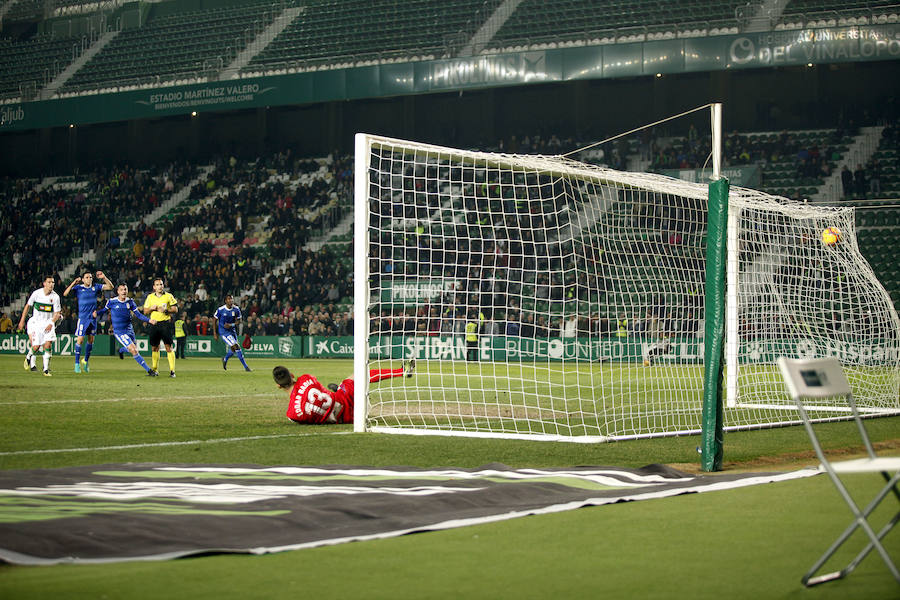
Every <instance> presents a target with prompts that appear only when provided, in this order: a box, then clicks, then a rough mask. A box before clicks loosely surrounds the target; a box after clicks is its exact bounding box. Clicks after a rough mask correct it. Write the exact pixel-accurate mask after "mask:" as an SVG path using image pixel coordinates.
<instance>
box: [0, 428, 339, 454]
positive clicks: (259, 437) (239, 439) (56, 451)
mask: <svg viewBox="0 0 900 600" xmlns="http://www.w3.org/2000/svg"><path fill="white" fill-rule="evenodd" d="M348 433H353V432H352V431H332V432H330V433H325V435H346V434H348ZM314 435H323V434H322V433H282V434H278V435H251V436H247V437H233V438H219V439H214V440H188V441H185V442H156V443H153V444H127V445H123V446H97V447H94V448H52V449H49V450H15V451H12V452H0V456H18V455H22V454H60V453H63V452H94V451H97V452H99V451H104V450H132V449H134V448H159V447H163V446H190V445H192V444H219V443H222V442H247V441H251V440H271V439H276V438H286V437H311V436H314Z"/></svg>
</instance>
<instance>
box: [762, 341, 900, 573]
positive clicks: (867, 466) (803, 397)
mask: <svg viewBox="0 0 900 600" xmlns="http://www.w3.org/2000/svg"><path fill="white" fill-rule="evenodd" d="M778 367H779V368H780V369H781V374H782V375H783V376H784V381H785V383H786V384H787V387H788V391H789V392H790V394H791V397H792V398H793V399H794V401H795V402H796V403H797V408H798V409H799V411H800V417H801V418H802V419H803V425H804V426H805V427H806V432H807V433H808V434H809V439H810V441H811V442H812V445H813V448H814V449H815V451H816V456H818V457H819V462H820V463H821V465H820V467H819V468H820V469H823V470H824V471H825V472H826V473H828V476H829V477H830V478H831V481H832V482H834V485H835V487H836V488H837V490H838V492H840V494H841V496H843V498H844V501H845V502H846V503H847V506H849V507H850V511H851V512H852V513H853V516H854V519H853V522H852V523H850V525H849V526H848V527H847V529H845V530H844V532H843V533H842V534H841V535H840V536H839V537H838V538H837V540H835V542H834V543H833V544H832V545H831V547H830V548H828V550H827V551H826V552H825V554H823V555H822V557H821V558H819V560H818V561H816V563H815V564H814V565H813V566H812V568H811V569H810V570H809V571H808V572H807V573H806V575H804V576H803V578H802V579H801V581H802V582H803V585H805V586H807V587H810V586H813V585H816V584H819V583H824V582H826V581H833V580H835V579H841V578H842V577H846V576H847V575H849V574H850V573H852V572H853V570H854V569H855V568H856V567H857V566H858V565H859V563H861V562H862V560H863V559H864V558H865V557H866V556H867V555H868V554H869V552H871V551H872V548H875V549H876V550H877V551H878V554H880V555H881V558H882V560H884V563H885V564H886V565H887V568H888V569H889V570H890V572H891V574H892V575H893V576H894V579H896V580H897V582H898V583H900V571H898V570H897V566H896V565H895V564H894V561H893V560H892V559H891V557H890V555H889V554H888V553H887V551H886V550H885V549H884V546H883V545H882V543H881V540H882V539H883V538H884V536H885V535H887V533H888V532H889V531H890V530H891V529H892V528H893V527H894V525H896V524H897V522H898V521H900V511H898V512H897V514H895V515H894V517H893V518H892V519H891V520H890V521H888V522H887V523H886V524H885V526H884V527H882V528H881V530H880V531H878V533H875V531H874V530H873V529H872V527H871V525H870V524H869V521H868V518H869V515H871V514H872V512H873V511H874V510H875V509H876V508H877V507H878V505H879V504H881V502H882V501H883V500H884V499H885V498H887V497H888V496H890V495H891V494H893V497H894V498H895V499H896V500H897V501H898V503H900V490H898V488H897V484H898V482H900V457H879V456H877V455H876V454H875V450H874V449H873V448H872V442H871V441H870V440H869V435H868V433H867V432H866V428H865V426H864V425H863V422H862V419H861V418H860V416H859V411H858V410H857V408H856V402H855V401H854V400H853V393H852V391H851V390H850V383H849V382H848V381H847V377H846V375H844V371H843V369H841V364H840V363H839V362H838V360H837V359H836V358H833V357H831V358H816V359H807V360H794V359H789V358H784V357H782V358H779V359H778ZM840 397H845V398H846V399H847V403H848V405H849V407H850V411H851V413H852V415H853V419H854V420H855V421H856V424H857V427H858V428H859V433H860V437H862V441H863V444H864V445H865V447H866V452H867V453H868V457H867V458H858V459H854V460H844V461H838V462H831V461H829V460H828V457H827V456H825V453H824V452H823V451H822V445H821V444H820V443H819V438H818V437H817V435H816V432H815V431H814V430H813V426H812V423H811V422H810V418H809V413H808V412H807V405H806V402H807V401H808V400H816V399H826V398H830V399H835V398H840ZM838 473H881V475H882V477H884V480H885V482H886V484H885V485H884V487H883V488H882V489H881V490H880V491H879V492H878V493H877V494H876V495H875V497H874V498H873V499H872V500H871V502H869V504H868V505H866V507H865V508H864V509H862V510H860V508H859V507H858V506H857V504H856V502H854V500H853V498H852V497H851V496H850V494H849V492H848V491H847V488H846V486H845V485H844V483H843V482H842V481H841V480H840V478H839V477H838ZM857 529H862V530H863V531H864V532H865V534H866V536H868V538H869V543H868V544H867V545H866V547H865V548H863V549H862V551H860V553H859V554H857V555H856V558H854V559H853V560H852V561H850V564H848V565H847V566H846V567H844V568H843V569H841V570H840V571H835V572H833V573H827V574H825V575H818V576H815V574H816V573H817V572H818V571H819V569H821V568H822V566H823V565H824V564H825V562H826V561H827V560H828V559H829V558H831V556H832V555H833V554H834V553H835V552H836V551H837V549H838V548H840V546H841V544H843V543H844V542H845V541H847V539H848V538H849V537H850V536H851V535H852V534H853V532H855V531H856V530H857Z"/></svg>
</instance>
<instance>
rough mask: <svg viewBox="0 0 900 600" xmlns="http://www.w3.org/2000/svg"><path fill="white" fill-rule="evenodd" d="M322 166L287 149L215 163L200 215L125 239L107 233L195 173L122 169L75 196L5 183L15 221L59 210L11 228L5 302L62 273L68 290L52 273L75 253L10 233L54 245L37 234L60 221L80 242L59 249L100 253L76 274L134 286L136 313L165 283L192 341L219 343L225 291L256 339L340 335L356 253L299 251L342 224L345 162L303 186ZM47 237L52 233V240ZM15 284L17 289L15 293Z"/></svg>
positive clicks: (199, 186)
mask: <svg viewBox="0 0 900 600" xmlns="http://www.w3.org/2000/svg"><path fill="white" fill-rule="evenodd" d="M321 162H322V161H314V160H312V159H295V158H294V157H293V156H292V155H291V153H290V151H285V152H280V153H278V154H275V155H273V156H269V157H261V158H259V159H256V160H253V161H250V162H245V161H238V160H237V159H235V158H230V159H221V160H218V161H217V162H216V163H215V165H214V169H213V170H212V171H211V172H210V174H209V177H208V178H207V180H205V181H201V182H199V183H196V184H195V185H194V187H193V188H192V189H191V191H190V196H189V198H190V200H191V202H189V204H193V205H194V206H195V207H196V210H188V211H176V212H174V213H173V214H172V215H171V218H168V219H163V220H161V221H157V222H155V223H152V224H147V223H146V222H145V221H144V220H143V218H140V219H139V220H138V222H137V224H136V225H135V226H133V227H131V228H130V229H128V230H127V231H126V232H125V233H124V234H123V235H121V236H119V235H117V234H113V235H110V232H111V231H113V229H114V223H117V222H121V221H122V220H125V221H127V220H129V219H132V218H134V217H135V216H138V217H139V216H140V215H141V214H145V213H148V212H150V211H151V210H152V209H153V208H155V207H156V206H158V205H159V203H160V202H161V201H163V199H165V198H166V197H167V195H169V194H171V193H173V192H174V191H175V190H176V189H179V188H180V187H181V186H183V185H184V184H185V183H186V181H185V178H186V177H187V176H189V175H191V174H196V170H195V169H194V168H192V167H189V166H186V165H185V166H181V165H172V166H170V167H169V169H167V170H166V171H165V172H164V173H163V176H162V177H159V176H157V175H151V174H148V173H147V172H141V171H134V170H131V169H127V168H126V169H122V170H117V171H112V172H111V173H112V178H113V180H114V181H115V182H116V183H114V184H113V185H101V184H102V183H103V182H108V179H107V178H106V175H107V174H94V175H92V176H91V178H90V180H89V183H88V184H87V185H80V186H78V187H77V188H76V190H77V191H76V192H74V193H70V191H69V190H68V189H60V190H56V189H54V188H52V187H50V188H48V189H47V190H46V191H37V190H36V189H35V187H34V186H29V182H25V181H18V182H7V184H6V187H5V188H4V193H5V194H7V195H8V197H10V198H14V199H15V200H14V202H13V207H14V208H16V209H18V210H17V211H16V214H18V213H21V212H24V213H25V214H26V215H27V214H29V212H28V210H27V209H29V208H35V207H37V206H38V205H42V204H45V203H47V202H49V201H51V200H52V201H53V210H54V211H56V212H54V213H48V212H47V211H46V210H45V211H43V212H41V214H39V215H37V216H35V217H34V218H33V219H31V220H24V221H23V220H22V219H20V218H18V217H17V216H15V215H14V219H13V220H12V221H7V220H5V219H4V221H3V231H4V232H6V233H7V248H8V249H9V252H10V256H12V261H11V262H10V263H0V268H3V269H4V270H3V271H0V275H2V276H3V283H4V285H3V287H2V291H3V292H4V294H5V300H6V302H7V303H8V302H9V301H10V300H11V298H12V295H13V294H14V293H16V292H21V291H29V290H30V289H31V288H33V287H35V285H36V284H35V283H34V282H35V281H38V280H40V275H41V274H42V273H44V272H47V273H55V275H54V277H55V278H56V280H57V284H56V289H57V291H59V292H61V291H62V290H63V289H64V288H65V287H66V286H67V285H68V283H70V282H69V281H62V280H61V279H60V276H59V274H58V272H57V269H58V266H59V264H60V263H64V262H65V260H66V259H67V258H69V252H65V253H63V252H62V250H60V251H59V252H52V251H50V250H49V249H50V248H53V247H54V246H49V245H48V246H47V248H44V245H42V244H38V245H37V246H35V245H34V244H31V245H28V244H25V243H24V241H23V240H22V239H21V236H13V235H12V231H13V228H14V227H16V226H19V227H23V224H24V225H25V226H29V227H27V228H23V229H22V230H23V231H26V232H28V233H29V234H30V235H33V237H34V239H37V240H41V239H50V240H52V239H55V238H54V237H52V236H47V233H46V231H45V230H44V229H41V227H43V226H45V224H46V220H47V219H49V218H53V217H58V218H60V219H69V221H65V220H61V222H60V227H59V232H60V233H59V234H58V235H66V236H76V235H81V236H82V237H84V241H83V243H82V244H81V245H79V246H77V247H73V246H72V245H71V243H70V241H69V240H68V238H67V239H66V240H65V241H64V242H63V243H61V244H60V246H61V247H67V249H74V250H76V251H78V250H82V251H83V250H86V249H88V248H97V249H98V252H97V260H96V261H93V263H92V264H85V263H81V264H80V265H79V266H78V268H77V269H76V272H77V273H81V272H83V271H84V270H85V269H90V270H94V269H103V270H104V271H105V272H106V273H108V274H109V276H110V277H111V278H112V279H113V280H114V281H115V282H117V283H118V282H122V283H126V284H128V286H129V289H130V291H131V294H132V295H133V296H134V297H135V299H136V300H137V301H138V303H139V304H141V303H142V302H143V298H144V297H145V295H146V294H148V293H149V292H150V291H151V290H152V283H153V279H154V278H155V277H158V276H162V277H163V278H164V280H165V282H166V285H167V289H169V290H170V291H173V292H174V293H175V294H176V297H177V298H178V299H179V300H180V301H181V307H182V308H183V311H184V313H185V317H186V319H187V321H188V323H189V325H188V331H189V333H195V332H196V331H201V332H205V333H212V332H211V331H210V330H209V327H211V324H210V320H211V316H212V314H213V313H214V312H215V310H216V307H218V306H219V305H220V304H221V303H222V301H223V299H224V295H225V294H226V293H229V294H232V295H234V296H235V298H236V299H237V300H238V301H239V303H242V308H243V310H244V314H245V315H246V321H245V324H244V325H243V326H242V329H243V328H246V331H247V332H251V333H253V334H258V335H261V334H263V333H270V332H271V333H273V334H282V333H291V334H296V335H306V334H308V333H309V331H310V330H312V331H313V332H321V334H335V333H336V332H345V331H347V328H348V323H351V325H350V326H351V327H352V320H351V319H350V318H349V316H348V314H347V312H348V311H347V310H346V308H345V307H344V305H339V304H337V303H338V302H339V301H341V300H342V299H346V298H347V297H349V295H350V294H351V292H352V280H351V278H350V276H351V274H350V273H349V269H348V268H347V267H346V264H347V261H346V260H343V262H341V261H339V259H340V258H342V257H347V256H349V253H350V252H351V250H350V246H349V244H342V245H325V246H323V248H322V249H321V250H319V251H316V252H311V251H307V250H303V249H302V247H303V245H304V244H305V243H306V242H307V241H308V240H309V239H310V238H311V237H313V235H314V234H315V233H317V232H319V231H322V230H324V229H326V228H327V227H329V226H331V225H333V224H334V223H335V222H336V221H337V219H339V218H340V217H341V216H343V211H344V210H345V209H346V208H347V206H348V205H349V203H350V200H349V198H348V197H347V196H348V195H349V194H350V193H351V189H352V160H351V159H350V157H347V156H342V157H338V158H337V159H334V160H328V161H325V162H326V164H327V169H325V171H324V173H320V174H319V175H318V176H313V177H306V178H302V177H300V176H301V175H303V174H310V173H315V172H317V171H320V170H321V164H320V163H321ZM188 181H189V180H188ZM176 182H177V183H176ZM32 183H33V182H32ZM157 184H158V185H157ZM98 198H99V199H100V200H97V199H98ZM107 199H108V202H104V201H102V200H107ZM57 200H58V202H57ZM85 207H88V208H85ZM23 209H25V210H23ZM32 212H37V209H36V208H35V210H33V211H32ZM39 217H40V218H39ZM82 219H83V220H82ZM251 223H256V225H257V229H261V230H265V231H266V232H267V233H268V234H269V235H268V236H266V237H267V239H266V240H265V241H264V242H260V243H257V244H251V243H250V242H252V241H255V240H247V237H248V234H253V233H254V232H253V231H251V230H250V229H251ZM67 225H74V226H75V227H67ZM80 229H84V230H85V231H86V232H87V233H86V234H82V233H80V232H79V231H78V230H80ZM257 233H258V232H257ZM51 234H52V235H57V233H56V232H55V230H51ZM201 234H224V235H226V236H228V237H230V240H229V243H228V245H229V248H230V251H229V252H228V253H220V252H216V251H215V250H216V246H214V244H213V243H212V241H211V240H210V236H208V235H201ZM42 236H44V237H42ZM80 239H81V238H79V240H80ZM245 240H246V241H247V242H248V243H246V244H245V243H244V242H245ZM288 258H294V261H293V264H292V265H290V266H288V267H286V268H284V269H282V270H278V274H276V269H275V266H276V265H277V264H278V263H280V262H282V261H283V260H285V259H288ZM13 283H14V284H16V285H18V286H19V287H21V288H22V289H18V288H13V287H12V284H13ZM22 286H25V287H22ZM69 304H71V303H70V302H66V301H64V302H63V305H64V308H63V320H62V321H61V323H60V324H59V331H60V333H71V332H72V331H74V327H75V321H74V318H75V317H73V310H72V307H70V306H68V305H69ZM320 305H321V306H322V307H327V308H320V307H319V306H320ZM18 314H19V313H16V316H17V317H18ZM137 326H138V327H140V325H137Z"/></svg>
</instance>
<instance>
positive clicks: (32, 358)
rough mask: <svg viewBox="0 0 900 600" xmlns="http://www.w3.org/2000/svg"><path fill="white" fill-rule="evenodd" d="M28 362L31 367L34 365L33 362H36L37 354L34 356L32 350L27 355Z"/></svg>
mask: <svg viewBox="0 0 900 600" xmlns="http://www.w3.org/2000/svg"><path fill="white" fill-rule="evenodd" d="M28 363H29V364H30V365H31V368H32V369H33V368H34V367H35V364H37V356H35V354H34V352H32V353H31V356H29V357H28Z"/></svg>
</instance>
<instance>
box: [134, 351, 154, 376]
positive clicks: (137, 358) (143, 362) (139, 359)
mask: <svg viewBox="0 0 900 600" xmlns="http://www.w3.org/2000/svg"><path fill="white" fill-rule="evenodd" d="M134 360H135V361H136V362H137V364H139V365H141V366H142V367H144V370H145V371H147V372H148V373H149V372H150V365H148V364H147V361H146V360H144V357H143V356H141V355H140V354H138V355H137V356H135V357H134Z"/></svg>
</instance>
